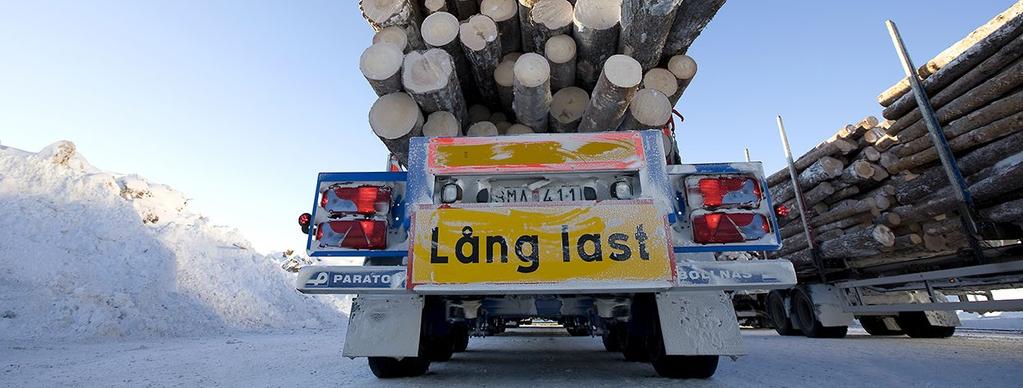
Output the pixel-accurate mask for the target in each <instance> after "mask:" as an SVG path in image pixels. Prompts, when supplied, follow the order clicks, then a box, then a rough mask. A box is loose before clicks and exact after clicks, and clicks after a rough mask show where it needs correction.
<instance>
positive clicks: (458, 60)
mask: <svg viewBox="0 0 1023 388" xmlns="http://www.w3.org/2000/svg"><path fill="white" fill-rule="evenodd" d="M422 32H423V42H424V43H426V45H427V46H429V47H435V48H439V49H441V50H444V51H446V52H447V53H448V55H450V56H451V59H452V60H454V61H455V74H456V75H457V76H458V82H459V83H460V84H461V85H459V86H460V87H461V89H462V93H464V94H465V98H466V99H468V100H476V99H478V98H479V93H478V90H479V89H478V88H477V86H476V82H475V81H474V80H473V76H472V70H471V68H470V66H469V60H468V59H466V57H465V51H464V50H463V49H462V44H461V43H459V39H458V33H459V24H458V18H456V17H455V15H452V14H450V13H447V12H435V13H433V14H431V15H430V16H427V17H426V19H425V20H423V25H422ZM463 124H466V125H468V123H463Z"/></svg>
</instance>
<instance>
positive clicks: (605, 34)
mask: <svg viewBox="0 0 1023 388" xmlns="http://www.w3.org/2000/svg"><path fill="white" fill-rule="evenodd" d="M621 19H622V2H621V0H576V2H575V12H574V17H573V22H572V36H573V37H574V38H575V44H576V48H577V51H576V70H577V71H576V78H578V83H579V86H581V87H583V88H584V89H586V90H592V89H593V87H594V86H595V85H596V84H597V78H598V77H599V75H600V72H601V69H603V68H604V62H606V61H607V59H608V58H611V56H612V55H614V54H615V53H616V51H615V50H617V49H618V36H619V32H620V30H621V28H620V24H619V22H620V21H621Z"/></svg>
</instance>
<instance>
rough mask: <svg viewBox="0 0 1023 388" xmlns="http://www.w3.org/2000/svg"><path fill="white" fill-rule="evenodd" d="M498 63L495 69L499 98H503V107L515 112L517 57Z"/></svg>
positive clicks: (508, 111)
mask: <svg viewBox="0 0 1023 388" xmlns="http://www.w3.org/2000/svg"><path fill="white" fill-rule="evenodd" d="M505 58H506V59H505V60H504V61H503V62H501V63H500V64H499V65H497V68H496V69H494V82H495V83H496V84H497V94H498V98H500V100H501V109H504V111H505V112H507V113H509V114H511V113H514V109H512V103H513V102H514V100H515V93H514V90H513V89H514V85H515V59H518V57H515V59H507V58H508V57H507V56H505Z"/></svg>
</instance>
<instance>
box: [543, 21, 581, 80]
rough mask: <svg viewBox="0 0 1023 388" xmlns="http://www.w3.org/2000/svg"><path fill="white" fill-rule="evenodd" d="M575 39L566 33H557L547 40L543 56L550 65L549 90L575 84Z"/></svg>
mask: <svg viewBox="0 0 1023 388" xmlns="http://www.w3.org/2000/svg"><path fill="white" fill-rule="evenodd" d="M575 53H576V47H575V40H573V39H572V37H571V36H568V35H558V36H555V37H553V38H550V39H548V40H547V43H546V45H545V46H544V56H545V57H547V61H548V62H549V63H550V67H551V90H552V91H558V90H561V89H562V88H567V87H569V86H573V85H575Z"/></svg>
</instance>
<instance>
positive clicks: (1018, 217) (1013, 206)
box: [980, 199, 1023, 224]
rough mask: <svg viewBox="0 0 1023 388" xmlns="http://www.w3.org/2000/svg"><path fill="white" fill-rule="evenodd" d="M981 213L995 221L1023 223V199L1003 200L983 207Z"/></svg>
mask: <svg viewBox="0 0 1023 388" xmlns="http://www.w3.org/2000/svg"><path fill="white" fill-rule="evenodd" d="M980 215H981V216H983V217H984V218H986V219H988V220H991V221H994V222H1006V223H1014V224H1020V223H1023V199H1017V200H1014V201H1008V202H1003V203H1000V204H998V205H995V206H992V207H989V208H987V209H983V210H981V211H980Z"/></svg>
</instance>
